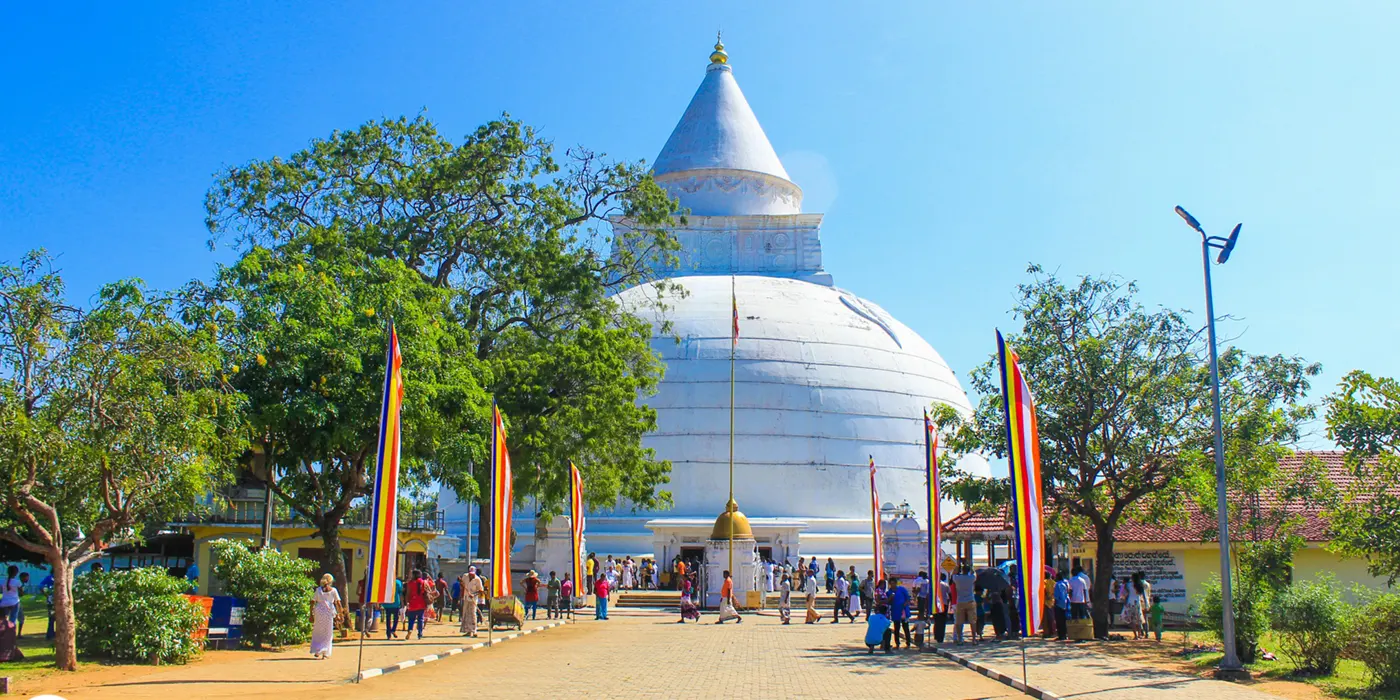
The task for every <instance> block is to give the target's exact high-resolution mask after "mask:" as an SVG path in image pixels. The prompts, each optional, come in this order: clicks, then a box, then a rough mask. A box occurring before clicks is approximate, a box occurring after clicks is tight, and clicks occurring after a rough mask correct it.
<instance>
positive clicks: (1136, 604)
mask: <svg viewBox="0 0 1400 700" xmlns="http://www.w3.org/2000/svg"><path fill="white" fill-rule="evenodd" d="M1139 576H1141V574H1133V576H1132V578H1131V579H1130V580H1129V581H1128V583H1127V584H1126V585H1125V586H1124V588H1125V589H1126V590H1127V593H1126V594H1124V597H1123V613H1122V615H1121V618H1122V620H1123V622H1124V623H1126V624H1127V625H1128V629H1131V630H1132V631H1133V639H1146V638H1147V630H1146V629H1144V628H1143V624H1142V623H1143V610H1144V607H1145V606H1144V605H1143V600H1144V599H1143V597H1142V593H1143V587H1142V579H1140V578H1139Z"/></svg>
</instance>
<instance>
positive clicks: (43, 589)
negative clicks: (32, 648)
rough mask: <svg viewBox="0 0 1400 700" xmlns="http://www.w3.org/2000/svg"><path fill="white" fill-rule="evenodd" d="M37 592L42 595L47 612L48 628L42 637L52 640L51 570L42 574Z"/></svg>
mask: <svg viewBox="0 0 1400 700" xmlns="http://www.w3.org/2000/svg"><path fill="white" fill-rule="evenodd" d="M39 592H40V593H42V594H43V596H44V606H45V607H46V608H47V609H48V612H49V628H48V630H47V631H45V632H44V639H47V640H50V641H52V640H53V638H54V629H53V571H50V572H49V573H48V575H46V576H44V580H42V581H40V582H39Z"/></svg>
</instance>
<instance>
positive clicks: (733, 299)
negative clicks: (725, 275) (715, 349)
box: [729, 275, 739, 345]
mask: <svg viewBox="0 0 1400 700" xmlns="http://www.w3.org/2000/svg"><path fill="white" fill-rule="evenodd" d="M729 304H730V306H731V307H732V308H733V310H734V335H733V336H732V337H731V338H730V340H729V344H730V345H738V344H739V296H738V294H737V293H735V291H734V276H733V275H730V276H729Z"/></svg>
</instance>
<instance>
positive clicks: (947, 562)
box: [938, 552, 958, 576]
mask: <svg viewBox="0 0 1400 700" xmlns="http://www.w3.org/2000/svg"><path fill="white" fill-rule="evenodd" d="M939 554H943V553H942V552H939ZM938 568H940V569H943V573H945V574H948V575H949V576H952V575H953V574H954V573H957V568H958V563H957V562H956V561H953V558H952V557H950V556H948V555H947V554H943V561H942V562H941V563H939V565H938Z"/></svg>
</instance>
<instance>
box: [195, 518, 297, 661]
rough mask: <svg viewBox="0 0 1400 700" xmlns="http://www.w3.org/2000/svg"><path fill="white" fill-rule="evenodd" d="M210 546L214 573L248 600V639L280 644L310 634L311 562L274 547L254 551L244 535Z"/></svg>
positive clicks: (253, 642)
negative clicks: (243, 539)
mask: <svg viewBox="0 0 1400 700" xmlns="http://www.w3.org/2000/svg"><path fill="white" fill-rule="evenodd" d="M210 547H211V548H212V550H213V553H214V575H215V576H217V577H218V578H219V579H220V580H222V581H224V582H225V583H226V584H227V585H228V592H229V594H230V595H234V596H238V597H239V598H242V599H243V600H244V601H245V602H246V603H247V607H246V608H245V609H244V611H243V643H244V644H248V645H250V646H253V647H261V646H264V645H266V646H270V647H273V648H281V647H285V646H288V645H291V644H300V643H302V642H305V641H306V640H308V639H310V638H311V619H310V617H309V616H308V615H307V614H306V611H307V610H308V609H309V607H310V605H311V594H312V591H313V590H314V586H313V585H312V582H311V579H310V576H311V572H312V565H311V562H309V561H307V560H305V559H301V558H299V557H297V556H295V555H292V554H289V553H287V552H279V551H277V550H275V549H272V548H270V547H266V548H262V549H259V550H257V551H253V549H252V548H251V547H249V546H248V543H247V542H244V541H242V540H230V539H219V540H214V541H213V542H211V543H210Z"/></svg>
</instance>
